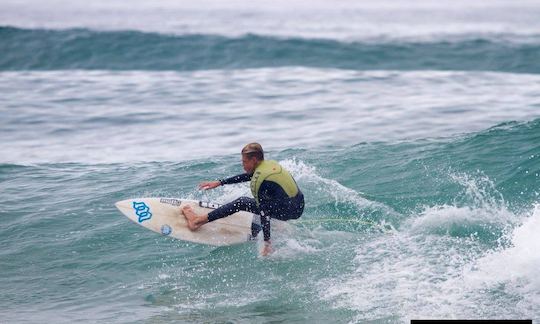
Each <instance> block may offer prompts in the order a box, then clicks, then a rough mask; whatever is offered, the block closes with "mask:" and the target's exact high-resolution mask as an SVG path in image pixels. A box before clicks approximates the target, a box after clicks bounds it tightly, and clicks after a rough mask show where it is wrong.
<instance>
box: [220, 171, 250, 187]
mask: <svg viewBox="0 0 540 324" xmlns="http://www.w3.org/2000/svg"><path fill="white" fill-rule="evenodd" d="M251 176H252V175H251V174H249V173H242V174H239V175H235V176H234V177H230V178H227V179H221V180H219V183H220V184H221V185H226V184H233V183H239V182H246V181H249V180H251Z"/></svg>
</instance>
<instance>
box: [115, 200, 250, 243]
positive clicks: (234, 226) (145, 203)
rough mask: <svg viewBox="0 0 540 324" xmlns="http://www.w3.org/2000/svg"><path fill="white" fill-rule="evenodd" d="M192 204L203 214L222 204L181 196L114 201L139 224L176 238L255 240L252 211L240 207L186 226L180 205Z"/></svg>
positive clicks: (123, 212)
mask: <svg viewBox="0 0 540 324" xmlns="http://www.w3.org/2000/svg"><path fill="white" fill-rule="evenodd" d="M185 205H190V206H191V207H192V208H193V211H195V213H197V214H199V215H201V214H206V213H208V212H210V211H211V210H213V209H215V208H217V207H219V206H220V205H219V204H215V203H209V202H203V201H197V200H188V199H178V198H135V199H126V200H122V201H119V202H117V203H115V206H116V208H118V209H119V210H120V211H121V212H122V214H124V215H125V216H126V217H127V218H129V219H131V220H132V221H133V222H135V223H136V224H138V225H140V226H143V227H145V228H147V229H149V230H151V231H154V232H156V233H160V234H162V235H165V236H169V237H173V238H175V239H179V240H183V241H189V242H194V243H201V244H208V245H214V246H224V245H233V244H239V243H244V242H248V241H252V240H253V239H254V238H253V237H252V236H251V223H252V222H253V221H254V215H253V214H252V213H248V212H244V211H240V212H238V213H235V214H233V215H230V216H228V217H225V218H222V219H218V220H215V221H213V222H210V223H207V224H204V225H203V226H201V227H200V228H199V229H197V230H196V231H191V230H190V229H189V228H188V227H187V221H186V218H185V216H184V215H183V214H182V212H181V209H182V208H183V207H184V206H185Z"/></svg>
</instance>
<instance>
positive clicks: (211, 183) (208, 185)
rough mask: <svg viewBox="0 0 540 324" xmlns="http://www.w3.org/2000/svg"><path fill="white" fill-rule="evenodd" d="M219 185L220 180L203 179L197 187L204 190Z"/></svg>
mask: <svg viewBox="0 0 540 324" xmlns="http://www.w3.org/2000/svg"><path fill="white" fill-rule="evenodd" d="M219 185H221V182H219V181H205V182H201V183H200V184H199V189H204V190H208V189H214V188H216V187H219Z"/></svg>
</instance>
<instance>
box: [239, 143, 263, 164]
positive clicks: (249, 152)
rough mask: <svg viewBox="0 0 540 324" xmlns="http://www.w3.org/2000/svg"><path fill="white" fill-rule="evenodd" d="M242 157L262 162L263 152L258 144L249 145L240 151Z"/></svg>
mask: <svg viewBox="0 0 540 324" xmlns="http://www.w3.org/2000/svg"><path fill="white" fill-rule="evenodd" d="M242 155H246V156H247V157H248V159H251V158H253V157H256V158H257V160H259V161H262V160H264V151H263V148H262V146H261V144H259V143H249V144H247V145H246V146H244V148H243V149H242Z"/></svg>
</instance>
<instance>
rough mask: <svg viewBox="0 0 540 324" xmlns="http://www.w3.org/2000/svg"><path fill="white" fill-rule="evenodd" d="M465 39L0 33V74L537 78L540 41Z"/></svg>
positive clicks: (502, 37) (14, 30) (7, 30)
mask: <svg viewBox="0 0 540 324" xmlns="http://www.w3.org/2000/svg"><path fill="white" fill-rule="evenodd" d="M521 38H523V37H522V36H517V35H478V36H475V35H467V36H466V37H453V38H452V39H444V40H430V41H418V40H416V41H415V40H399V41H395V40H394V41H390V40H383V39H379V40H370V41H356V42H345V41H338V40H331V39H316V38H298V37H292V38H291V37H289V38H283V37H274V36H261V35H255V34H246V35H243V36H238V37H227V36H219V35H211V34H189V35H165V34H158V33H145V32H139V31H95V30H88V29H67V30H46V29H20V28H14V27H0V48H2V49H3V52H4V54H3V55H2V56H1V57H0V70H3V71H10V70H66V69H68V70H69V69H90V70H97V69H102V70H177V71H193V70H209V69H244V68H262V67H283V66H306V67H321V68H339V69H350V70H459V71H500V72H515V73H534V74H536V73H540V59H539V58H540V41H539V39H540V35H538V36H528V37H527V41H519V39H521Z"/></svg>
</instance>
